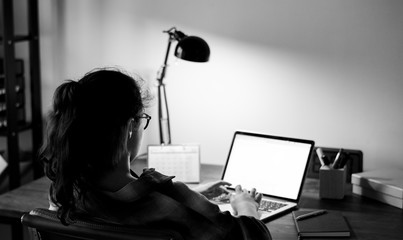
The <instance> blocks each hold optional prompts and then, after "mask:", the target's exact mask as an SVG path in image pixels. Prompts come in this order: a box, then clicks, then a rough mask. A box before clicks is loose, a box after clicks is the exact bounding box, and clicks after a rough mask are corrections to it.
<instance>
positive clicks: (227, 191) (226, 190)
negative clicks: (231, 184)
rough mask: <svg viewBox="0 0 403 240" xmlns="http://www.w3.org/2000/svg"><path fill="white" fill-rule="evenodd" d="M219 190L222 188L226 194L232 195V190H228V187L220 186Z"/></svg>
mask: <svg viewBox="0 0 403 240" xmlns="http://www.w3.org/2000/svg"><path fill="white" fill-rule="evenodd" d="M219 188H221V189H222V190H223V191H224V192H226V193H231V191H230V190H228V189H227V188H226V187H224V186H219Z"/></svg>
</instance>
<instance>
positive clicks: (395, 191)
mask: <svg viewBox="0 0 403 240" xmlns="http://www.w3.org/2000/svg"><path fill="white" fill-rule="evenodd" d="M351 183H352V184H353V185H357V186H360V187H362V188H366V189H369V190H372V191H376V192H379V193H382V194H386V195H390V196H393V197H396V198H400V199H402V198H403V170H400V169H379V170H373V171H367V172H362V173H353V174H352V175H351Z"/></svg>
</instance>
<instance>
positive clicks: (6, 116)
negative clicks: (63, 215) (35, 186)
mask: <svg viewBox="0 0 403 240" xmlns="http://www.w3.org/2000/svg"><path fill="white" fill-rule="evenodd" d="M0 1H1V2H0V4H1V5H0V18H1V19H0V20H1V24H2V26H1V31H0V46H1V48H2V49H1V50H2V52H1V55H0V58H1V63H0V70H1V71H0V137H2V138H6V143H7V144H6V145H7V147H6V152H7V158H6V160H7V162H8V167H7V169H6V173H7V174H8V179H9V189H10V190H11V189H14V188H17V187H19V186H20V185H21V169H20V163H21V152H20V146H19V144H20V143H19V135H20V133H21V132H23V131H27V130H31V131H32V153H33V154H32V164H31V166H32V169H33V175H34V178H38V177H40V176H42V175H43V173H42V169H41V166H40V164H39V162H38V159H37V154H36V153H37V152H38V150H39V149H40V146H41V144H42V140H43V133H42V128H43V126H42V125H43V123H42V109H41V82H40V56H39V26H38V25H39V23H38V1H37V0H26V4H27V5H26V6H27V7H26V11H27V13H26V16H27V17H26V21H27V26H28V27H27V33H26V34H22V35H16V34H15V22H14V20H15V17H14V13H15V12H18V11H23V10H25V9H22V10H21V9H14V3H15V1H13V0H0ZM22 43H26V44H27V45H28V50H27V51H28V53H27V55H28V58H27V59H26V60H21V59H17V58H16V49H18V48H19V47H20V45H21V44H22ZM25 66H29V69H28V71H26V72H28V74H27V75H28V76H24V67H25ZM25 78H27V79H28V82H29V84H26V85H25ZM27 88H29V89H27ZM27 91H29V93H30V94H28V95H29V96H30V99H29V100H30V103H31V104H30V105H29V106H27V105H26V102H28V101H25V100H27V99H26V96H27V94H26V93H27ZM28 108H29V109H28ZM28 110H29V111H30V113H31V117H30V119H29V121H28V120H27V119H26V112H27V111H28Z"/></svg>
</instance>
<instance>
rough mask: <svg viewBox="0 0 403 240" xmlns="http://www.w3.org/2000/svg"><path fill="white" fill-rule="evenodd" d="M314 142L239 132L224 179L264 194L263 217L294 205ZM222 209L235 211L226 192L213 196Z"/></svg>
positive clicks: (229, 154) (233, 143) (231, 149)
mask: <svg viewBox="0 0 403 240" xmlns="http://www.w3.org/2000/svg"><path fill="white" fill-rule="evenodd" d="M313 147H314V141H311V140H304V139H296V138H288V137H280V136H270V135H265V134H258V133H250V132H241V131H237V132H235V133H234V137H233V139H232V143H231V147H230V151H229V153H228V158H227V161H226V164H225V167H224V170H223V174H222V177H221V179H222V180H224V181H227V182H230V183H231V184H232V185H231V186H230V187H228V189H229V190H230V191H234V190H235V189H234V188H235V186H237V185H241V186H242V188H246V189H248V190H250V189H251V188H256V190H257V192H259V193H262V194H263V198H262V202H261V204H260V207H259V215H260V219H261V220H268V219H270V218H274V217H275V216H278V215H280V214H282V213H284V212H286V211H289V210H291V209H293V208H295V207H296V206H297V204H298V201H299V198H300V196H301V190H302V186H303V183H304V179H305V174H306V170H307V166H308V162H309V159H310V156H311V153H312V150H313ZM213 201H214V202H215V203H217V205H218V206H219V207H220V209H221V211H230V212H231V213H233V214H234V212H233V210H232V207H231V205H230V203H229V200H228V197H226V196H225V195H223V196H220V197H218V198H215V199H213Z"/></svg>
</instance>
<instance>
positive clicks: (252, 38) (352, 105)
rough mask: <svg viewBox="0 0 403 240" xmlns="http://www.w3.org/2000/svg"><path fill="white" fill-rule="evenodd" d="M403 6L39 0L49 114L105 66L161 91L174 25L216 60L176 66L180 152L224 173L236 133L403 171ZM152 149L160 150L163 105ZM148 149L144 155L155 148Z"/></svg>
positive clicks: (337, 0) (287, 0)
mask: <svg viewBox="0 0 403 240" xmlns="http://www.w3.org/2000/svg"><path fill="white" fill-rule="evenodd" d="M402 10H403V2H402V1H399V0H396V1H392V0H385V1H376V0H352V1H342V0H333V1H323V0H307V1H291V0H283V1H273V0H270V1H263V0H261V1H259V0H253V1H242V0H222V1H214V0H205V1H186V0H171V1H164V0H154V1H141V0H136V1H134V0H115V1H107V0H86V1H79V0H69V1H66V0H59V1H52V0H42V1H40V11H41V14H40V24H41V48H42V49H41V50H42V52H41V53H42V76H43V105H44V110H47V109H49V106H50V101H51V97H52V94H53V91H54V89H55V88H56V87H57V86H58V85H59V84H60V83H61V82H62V80H64V79H69V78H73V79H77V78H79V77H81V76H82V75H83V74H84V73H85V72H87V71H88V70H90V69H92V68H94V67H102V66H120V67H122V68H124V69H126V70H127V71H129V72H135V73H139V74H140V75H142V76H143V77H144V79H145V80H146V82H147V84H148V85H149V87H150V88H151V90H153V91H155V77H156V72H157V70H158V69H159V67H160V65H161V64H162V62H163V57H164V54H165V49H166V44H167V35H165V34H163V33H162V30H166V29H168V28H170V27H171V26H176V27H177V28H178V29H179V30H182V31H183V32H185V33H187V34H189V35H198V36H201V37H203V38H204V39H205V40H206V41H207V42H208V43H209V45H210V48H211V52H212V54H211V61H210V62H208V63H206V64H196V63H188V62H184V61H180V60H175V58H174V56H172V55H171V56H170V67H169V68H168V74H167V78H166V84H167V91H168V98H169V99H168V101H169V106H170V113H171V128H172V135H173V136H172V138H173V142H174V143H200V144H201V151H202V162H205V163H214V164H222V163H223V162H224V161H225V159H226V154H227V152H228V149H229V145H230V141H231V138H232V134H233V132H234V131H235V130H237V129H243V130H250V131H257V132H264V133H269V134H273V135H285V136H290V137H300V138H308V139H313V140H315V141H316V143H317V145H319V146H330V147H336V148H338V147H343V148H352V149H361V150H362V151H363V152H364V161H365V163H364V168H365V169H374V168H379V167H381V166H383V165H385V164H387V165H396V166H398V167H403V163H402V160H401V153H400V146H401V144H402V142H403V128H402V123H403V113H402V110H401V105H402V104H403V94H401V93H402V90H403V79H402V78H403V66H402V63H403V48H402V45H401V43H402V42H403V28H402V27H401V26H402V23H403V15H402V14H401V12H402ZM149 112H150V113H152V116H153V120H152V124H151V127H150V128H149V129H147V134H146V135H145V139H144V140H145V142H144V146H145V145H147V144H156V143H158V142H159V140H158V125H157V120H156V119H157V112H156V103H154V105H153V107H151V109H150V110H149ZM144 146H143V151H145V147H144Z"/></svg>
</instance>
